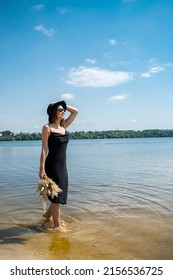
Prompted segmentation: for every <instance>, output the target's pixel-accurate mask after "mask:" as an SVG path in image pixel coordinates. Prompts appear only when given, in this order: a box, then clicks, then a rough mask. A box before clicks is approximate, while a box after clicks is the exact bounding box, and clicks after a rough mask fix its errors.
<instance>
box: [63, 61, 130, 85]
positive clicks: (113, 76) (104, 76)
mask: <svg viewBox="0 0 173 280" xmlns="http://www.w3.org/2000/svg"><path fill="white" fill-rule="evenodd" d="M132 79H133V74H132V73H128V72H123V71H110V70H107V69H101V68H98V67H85V66H80V67H78V68H72V69H71V70H70V71H69V74H68V77H67V80H66V83H67V84H70V85H73V86H77V87H113V86H117V85H119V84H123V83H126V82H128V81H130V80H132Z"/></svg>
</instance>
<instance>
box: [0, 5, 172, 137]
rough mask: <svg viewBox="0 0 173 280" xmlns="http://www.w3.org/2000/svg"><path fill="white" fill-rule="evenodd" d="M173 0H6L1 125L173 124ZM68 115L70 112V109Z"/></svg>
mask: <svg viewBox="0 0 173 280" xmlns="http://www.w3.org/2000/svg"><path fill="white" fill-rule="evenodd" d="M172 28H173V1H172V0H164V1H163V0H150V1H145V0H99V1H97V0H45V1H41V0H40V1H36V0H15V1H12V0H6V1H3V0H0V34H1V43H0V100H1V103H0V104H1V106H0V131H3V130H7V129H8V130H11V131H13V132H20V131H22V132H39V131H41V129H42V126H43V124H45V123H47V115H46V109H47V105H48V103H50V102H51V101H59V100H65V101H66V102H67V104H69V105H71V106H74V107H77V108H78V109H79V115H78V117H77V119H76V120H75V122H74V123H73V124H72V125H71V127H70V128H69V131H81V130H84V131H89V130H92V131H95V130H110V129H111V130H113V129H134V130H138V129H139V130H142V129H152V128H154V129H155V128H156V129H172V128H173V109H172V108H173V83H172V77H173V51H172V46H173V33H172ZM67 115H68V114H67Z"/></svg>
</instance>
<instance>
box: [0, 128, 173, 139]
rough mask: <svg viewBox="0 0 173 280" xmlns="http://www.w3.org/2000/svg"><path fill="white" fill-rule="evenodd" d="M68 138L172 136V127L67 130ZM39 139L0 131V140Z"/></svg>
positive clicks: (31, 134)
mask: <svg viewBox="0 0 173 280" xmlns="http://www.w3.org/2000/svg"><path fill="white" fill-rule="evenodd" d="M68 134H69V137H70V139H118V138H151V137H173V129H145V130H106V131H87V132H85V131H75V132H68ZM25 140H41V133H40V132H33V133H23V132H20V133H14V132H11V131H9V130H5V131H1V132H0V141H25Z"/></svg>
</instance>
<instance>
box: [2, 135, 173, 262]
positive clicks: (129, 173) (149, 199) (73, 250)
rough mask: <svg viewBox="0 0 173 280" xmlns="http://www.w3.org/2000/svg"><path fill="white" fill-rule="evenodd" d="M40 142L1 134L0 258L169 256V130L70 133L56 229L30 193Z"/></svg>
mask: <svg viewBox="0 0 173 280" xmlns="http://www.w3.org/2000/svg"><path fill="white" fill-rule="evenodd" d="M40 149H41V142H40V141H24V142H0V159H1V160H0V170H1V171H0V172H1V176H0V194H1V198H0V213H1V216H0V248H1V257H0V258H1V259H173V234H172V233H173V201H172V195H173V172H172V166H173V138H150V139H148V138H147V139H100V140H71V141H70V142H69V146H68V151H67V160H68V172H69V195H68V205H66V206H62V207H61V222H62V225H63V228H62V231H61V232H58V233H49V232H47V231H45V230H44V228H45V226H47V222H45V221H44V220H43V219H42V214H43V207H42V204H41V201H40V198H39V197H38V194H37V193H35V190H36V187H37V182H38V168H39V157H40ZM16 250H18V255H17V256H16Z"/></svg>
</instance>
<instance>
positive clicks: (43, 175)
mask: <svg viewBox="0 0 173 280" xmlns="http://www.w3.org/2000/svg"><path fill="white" fill-rule="evenodd" d="M39 177H40V179H43V178H44V177H46V172H45V171H44V170H40V172H39Z"/></svg>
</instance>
